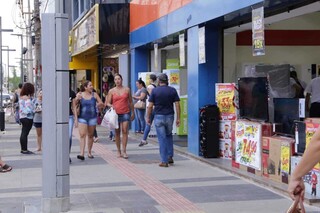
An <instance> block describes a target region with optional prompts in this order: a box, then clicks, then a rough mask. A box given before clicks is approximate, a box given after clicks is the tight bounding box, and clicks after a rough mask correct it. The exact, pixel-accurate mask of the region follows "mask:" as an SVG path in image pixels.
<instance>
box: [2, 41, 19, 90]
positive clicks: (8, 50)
mask: <svg viewBox="0 0 320 213" xmlns="http://www.w3.org/2000/svg"><path fill="white" fill-rule="evenodd" d="M2 47H6V48H7V49H1V51H7V71H8V80H7V87H8V88H7V89H8V93H9V75H10V74H9V67H10V65H9V52H10V51H16V50H15V49H9V46H2Z"/></svg>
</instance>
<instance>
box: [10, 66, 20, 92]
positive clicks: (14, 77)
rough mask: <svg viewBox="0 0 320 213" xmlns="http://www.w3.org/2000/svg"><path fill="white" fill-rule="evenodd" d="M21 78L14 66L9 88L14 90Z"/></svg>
mask: <svg viewBox="0 0 320 213" xmlns="http://www.w3.org/2000/svg"><path fill="white" fill-rule="evenodd" d="M20 80H21V78H20V77H18V76H17V70H16V68H15V67H13V68H12V77H11V78H9V90H10V91H12V92H14V91H15V89H17V88H18V85H19V83H20Z"/></svg>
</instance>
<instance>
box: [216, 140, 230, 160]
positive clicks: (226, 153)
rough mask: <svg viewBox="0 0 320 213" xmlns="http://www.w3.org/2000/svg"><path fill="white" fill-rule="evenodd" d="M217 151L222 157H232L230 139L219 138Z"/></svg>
mask: <svg viewBox="0 0 320 213" xmlns="http://www.w3.org/2000/svg"><path fill="white" fill-rule="evenodd" d="M219 143H220V145H219V147H220V149H219V153H220V157H221V158H224V159H229V160H231V159H232V144H231V139H220V140H219Z"/></svg>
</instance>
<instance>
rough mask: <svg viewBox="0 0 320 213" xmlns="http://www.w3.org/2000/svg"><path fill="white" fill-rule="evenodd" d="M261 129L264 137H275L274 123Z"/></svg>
mask: <svg viewBox="0 0 320 213" xmlns="http://www.w3.org/2000/svg"><path fill="white" fill-rule="evenodd" d="M261 128H262V136H266V137H270V136H272V135H273V125H272V123H263V124H262V127H261Z"/></svg>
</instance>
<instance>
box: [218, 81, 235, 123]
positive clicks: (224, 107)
mask: <svg viewBox="0 0 320 213" xmlns="http://www.w3.org/2000/svg"><path fill="white" fill-rule="evenodd" d="M234 100H235V84H234V83H218V84H216V102H217V105H218V107H219V110H220V117H221V120H236V119H237V112H236V107H235V104H234Z"/></svg>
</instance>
